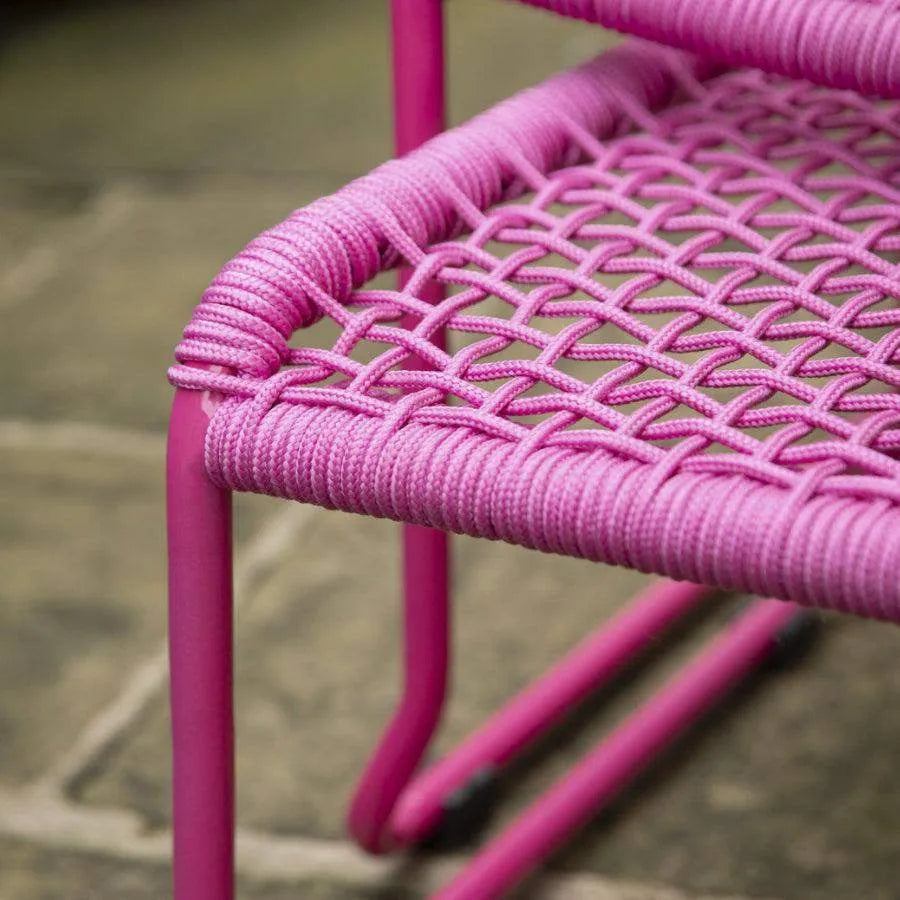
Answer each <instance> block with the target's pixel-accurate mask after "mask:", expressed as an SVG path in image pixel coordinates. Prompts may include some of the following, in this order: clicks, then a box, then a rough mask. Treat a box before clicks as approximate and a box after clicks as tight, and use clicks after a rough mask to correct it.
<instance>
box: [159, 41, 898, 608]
mask: <svg viewBox="0 0 900 900" xmlns="http://www.w3.org/2000/svg"><path fill="white" fill-rule="evenodd" d="M676 88H677V89H678V90H679V91H680V95H681V100H680V101H679V102H677V103H675V104H673V105H671V106H670V107H669V108H668V109H667V110H665V111H664V112H662V113H659V114H653V113H652V112H651V111H650V108H651V106H653V105H654V104H657V103H660V102H663V101H665V99H666V98H667V97H668V96H669V95H670V94H671V93H672V91H673V90H675V89H676ZM898 137H900V106H898V105H897V104H881V105H878V104H875V103H873V102H871V101H867V100H865V99H863V98H861V97H860V96H858V95H854V94H850V93H837V92H834V91H831V90H828V89H823V88H818V87H813V86H811V85H809V84H807V83H798V82H791V81H785V80H778V79H775V78H773V77H767V76H764V75H762V74H760V73H758V72H740V71H739V72H731V73H728V74H724V75H721V76H718V77H715V78H712V79H710V80H709V81H707V82H705V83H701V82H700V81H698V80H697V79H696V78H695V77H694V73H693V72H692V64H690V63H689V62H687V61H686V58H685V57H682V56H679V55H677V54H674V53H672V52H671V51H662V50H654V49H648V48H647V47H646V46H643V45H637V44H632V45H629V46H627V47H623V48H620V49H618V50H616V51H615V52H613V53H611V54H608V55H606V56H605V57H602V58H601V59H600V60H597V61H595V62H593V63H591V64H589V65H587V66H585V67H582V68H580V69H577V70H575V71H573V72H571V73H568V74H566V75H563V76H559V77H557V78H555V79H551V80H550V81H549V82H547V83H546V84H545V85H543V86H541V87H539V88H536V89H533V90H532V91H529V92H525V93H523V94H521V95H519V96H518V97H516V98H513V99H512V100H510V101H507V102H506V103H505V104H501V105H500V106H499V107H497V108H495V109H494V110H492V111H490V112H489V113H486V114H485V115H483V116H482V117H480V118H478V119H476V120H474V121H473V122H471V123H469V124H468V125H465V126H463V127H461V128H459V129H456V130H455V131H452V132H449V133H447V134H445V135H443V136H441V137H439V138H437V139H435V140H434V141H432V142H431V143H429V144H428V145H426V146H425V147H424V148H422V149H421V150H419V151H417V152H415V153H413V154H411V155H410V156H408V157H406V158H404V159H402V160H397V161H394V162H392V163H389V164H387V165H386V166H383V167H382V168H380V169H378V170H376V171H375V172H374V173H372V174H371V175H370V176H367V177H366V178H363V179H360V180H359V181H357V182H354V183H353V184H351V185H350V186H348V187H347V188H345V189H344V190H343V191H341V192H339V193H338V194H336V195H334V196H333V197H331V198H326V199H324V200H320V201H318V202H317V203H315V204H313V205H312V206H311V207H308V208H307V209H306V210H305V211H300V212H298V213H295V214H294V215H293V216H291V217H290V218H289V219H288V220H287V221H286V222H285V223H283V224H282V225H280V226H277V227H276V228H274V229H272V230H271V231H269V232H267V233H266V234H264V235H263V236H261V237H260V238H258V239H257V240H255V241H254V242H252V243H251V244H250V245H249V246H248V248H247V249H246V250H245V251H244V252H243V253H241V254H239V255H238V256H237V257H236V258H235V260H233V261H232V262H231V263H229V264H228V265H227V266H226V267H225V269H223V271H222V273H220V275H219V276H218V277H217V278H216V280H215V281H214V282H213V284H212V286H211V287H210V289H209V290H208V291H207V292H206V294H205V295H204V298H203V301H202V303H201V304H200V306H199V307H198V309H197V311H196V312H195V315H194V319H193V321H192V323H191V324H190V325H189V326H188V328H187V330H186V331H185V339H184V341H183V342H182V343H181V345H180V346H179V348H178V352H177V355H178V359H179V360H180V362H181V365H180V366H176V367H175V368H174V369H173V370H172V379H173V381H174V382H175V383H176V384H178V385H180V386H182V387H190V388H195V389H207V390H215V391H218V392H219V393H221V394H223V395H224V398H225V399H224V402H223V403H222V405H221V406H220V407H219V409H218V411H217V412H216V414H215V415H214V417H213V420H212V423H211V426H210V430H209V433H208V439H207V466H208V468H209V471H210V473H211V474H212V476H213V477H214V478H215V479H216V480H217V481H218V482H219V483H221V484H225V485H228V486H229V487H231V488H233V489H236V490H251V491H258V492H263V493H271V494H276V495H279V496H285V497H292V498H295V499H299V500H303V501H306V502H313V503H317V504H319V505H322V506H326V507H336V508H340V509H345V510H351V511H356V512H361V513H365V514H368V515H376V516H387V517H391V518H395V519H400V520H404V521H409V522H415V523H420V524H426V525H433V526H436V527H439V528H443V529H446V530H450V531H457V532H464V533H469V534H474V535H480V536H483V537H488V538H498V539H503V540H507V541H511V542H513V543H518V544H523V545H525V546H530V547H535V548H538V549H541V550H546V551H551V552H558V553H565V554H569V555H574V556H583V557H586V558H588V559H595V560H603V561H606V562H612V563H617V564H623V565H628V566H631V567H633V568H637V569H641V570H643V571H655V572H659V573H662V574H667V575H670V576H672V577H675V578H683V579H688V580H691V581H695V582H700V583H707V584H714V585H721V586H724V587H729V588H739V589H743V590H751V591H754V592H756V593H760V594H765V595H773V596H780V597H785V598H789V599H794V600H797V601H799V602H802V603H807V604H818V605H825V606H830V607H833V608H836V609H842V610H852V611H856V612H859V613H862V614H865V615H869V616H875V617H880V618H892V619H898V620H900V580H898V579H897V578H896V572H897V571H898V563H900V462H898V459H897V451H898V450H900V394H898V393H897V392H896V388H897V386H898V384H900V369H898V367H897V361H898V358H900V310H898V308H897V303H896V301H897V299H900V270H898V268H897V264H896V262H895V258H896V254H897V250H898V249H900V158H898V155H897V152H896V148H897V139H898ZM400 260H405V261H406V262H408V263H409V264H410V265H411V266H412V267H413V274H412V277H411V279H410V281H409V282H408V284H407V285H406V287H405V289H404V290H403V291H402V292H401V291H393V290H376V289H363V288H362V285H364V284H365V283H366V282H367V281H369V280H370V279H371V277H372V276H373V275H375V274H376V273H377V272H379V271H380V270H382V269H383V268H385V267H387V266H389V265H393V264H394V263H396V262H398V261H400ZM435 282H437V283H438V284H442V285H444V286H445V287H446V288H447V289H448V297H447V299H446V300H443V301H441V302H439V303H437V304H431V303H428V302H426V301H425V300H424V299H422V295H423V292H424V289H425V286H426V285H428V284H431V283H435ZM322 315H325V316H327V317H328V318H330V319H331V320H333V321H334V322H336V323H337V324H338V325H339V326H340V329H341V334H340V336H339V338H338V340H337V341H336V343H334V344H333V346H332V347H331V348H330V349H319V348H315V347H303V348H298V349H294V348H292V347H290V346H289V344H288V339H289V337H290V335H291V333H292V332H293V330H294V329H295V328H298V327H301V326H305V325H309V324H311V323H313V322H314V321H315V320H316V319H317V318H318V317H320V316H322ZM401 321H405V322H412V323H413V324H412V325H411V326H410V327H409V328H406V327H402V326H401V324H400V323H401ZM442 330H445V331H446V332H447V334H448V335H449V336H450V349H448V350H447V351H444V350H441V349H439V348H438V347H436V346H435V345H434V344H433V343H432V342H431V340H430V338H431V336H432V335H434V334H435V333H438V332H440V331H442ZM411 359H418V360H420V361H421V362H422V363H423V365H421V366H419V367H416V368H410V367H409V365H408V363H409V361H410V360H411ZM198 363H203V364H207V365H213V366H215V367H217V369H216V370H214V371H207V370H201V369H198V368H195V366H196V364H198ZM223 370H230V373H229V372H228V371H223Z"/></svg>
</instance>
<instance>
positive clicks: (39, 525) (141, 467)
mask: <svg viewBox="0 0 900 900" xmlns="http://www.w3.org/2000/svg"><path fill="white" fill-rule="evenodd" d="M271 508H272V507H271V505H270V504H268V503H266V502H265V501H264V500H262V498H252V499H251V498H241V500H240V506H239V515H238V519H239V520H240V521H241V523H242V524H241V527H240V530H239V532H238V543H239V544H241V543H243V540H244V536H245V535H246V533H247V532H248V531H249V532H253V531H254V530H256V529H257V528H258V527H259V526H260V524H261V522H262V521H263V517H264V515H266V514H268V513H269V512H270V511H271ZM164 529H165V521H164V509H163V480H162V457H161V454H160V457H159V459H158V460H157V462H156V463H155V464H153V463H148V462H147V461H145V460H140V461H132V460H129V459H127V458H126V459H123V458H121V457H117V456H115V455H110V456H97V455H88V454H83V453H82V454H79V453H71V454H66V455H61V454H59V453H55V452H46V451H42V450H40V449H39V448H33V449H31V450H0V573H2V576H0V685H2V690H0V784H13V783H22V782H24V781H26V780H29V779H32V778H35V777H37V776H38V775H40V774H41V772H42V771H43V770H44V769H45V768H46V767H47V766H48V765H50V763H51V762H52V761H53V760H54V759H55V758H56V757H58V756H59V755H60V754H61V753H63V752H64V751H65V750H66V749H67V748H68V747H69V746H70V745H71V743H72V741H73V740H74V739H75V738H76V737H77V735H78V733H79V731H80V729H81V728H82V727H83V726H84V725H85V723H86V722H87V721H88V720H89V719H90V718H91V716H93V715H94V714H95V713H96V712H97V711H98V710H99V709H100V708H102V707H103V706H104V705H105V704H107V703H109V702H110V700H112V699H113V697H115V696H116V693H117V691H118V690H119V688H120V685H121V683H122V680H123V675H125V674H127V673H128V672H129V671H130V669H131V667H132V666H135V665H136V664H137V663H138V662H140V661H141V660H142V658H144V657H146V656H147V655H149V654H150V653H152V652H153V651H154V650H155V649H156V648H157V647H158V646H159V645H160V642H161V640H162V636H163V633H164V628H165V589H164V585H165V564H164V561H165V555H164V533H165V532H164ZM0 896H3V895H2V894H0Z"/></svg>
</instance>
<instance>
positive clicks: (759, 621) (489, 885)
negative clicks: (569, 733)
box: [435, 600, 799, 900]
mask: <svg viewBox="0 0 900 900" xmlns="http://www.w3.org/2000/svg"><path fill="white" fill-rule="evenodd" d="M798 614H799V609H798V607H796V606H795V605H794V604H791V603H783V602H781V601H779V600H758V601H756V602H755V603H754V604H753V605H752V606H751V607H750V608H749V609H748V610H747V611H746V612H745V613H744V614H743V615H742V616H741V617H740V618H739V619H738V620H737V621H736V622H735V623H734V624H733V625H732V626H731V627H730V628H728V629H727V630H726V631H725V633H724V634H722V635H720V636H719V637H718V638H717V639H716V640H714V641H713V643H712V644H711V646H710V647H709V648H708V649H707V650H705V651H704V652H702V653H701V655H700V656H699V657H698V658H696V659H695V660H694V661H693V662H692V663H690V664H689V665H688V666H687V667H686V668H685V669H683V670H682V671H681V672H679V673H678V674H677V675H676V676H675V677H674V678H673V679H672V680H671V681H670V682H669V683H668V684H667V685H666V686H665V687H664V688H663V689H662V690H661V691H660V692H659V693H658V694H656V695H655V696H654V697H653V698H652V699H651V700H650V701H648V702H647V703H646V704H645V705H644V706H643V707H641V708H640V709H638V710H637V711H636V712H635V713H633V714H632V715H631V716H629V717H628V718H627V719H626V720H625V721H624V722H623V723H622V724H621V725H620V726H619V727H618V728H616V729H615V730H614V731H613V732H612V734H610V735H609V737H607V738H606V739H605V740H604V741H603V742H602V743H601V744H600V745H599V746H598V747H597V748H596V749H595V750H594V751H593V752H592V753H590V754H589V755H588V756H587V757H586V758H585V759H584V760H582V762H581V763H579V765H577V766H576V767H575V768H574V769H573V770H572V771H571V772H570V773H569V774H568V775H567V776H566V777H565V778H563V779H562V780H561V781H559V782H558V783H557V784H556V786H555V787H553V788H551V790H550V791H548V792H547V793H546V794H545V795H544V796H543V797H541V799H540V800H538V801H537V802H536V803H535V804H534V805H533V806H532V807H531V808H530V809H528V810H527V811H526V812H525V813H524V815H522V816H521V817H520V818H519V819H518V820H516V821H515V822H514V823H513V824H512V825H511V826H510V827H509V828H508V829H507V830H506V831H505V832H503V834H501V835H500V837H498V838H497V839H496V840H495V841H493V842H492V843H491V844H489V845H488V846H487V847H486V848H485V849H484V850H483V851H482V852H481V853H480V854H479V855H478V856H476V858H475V861H474V862H473V863H472V864H471V865H470V866H469V867H468V868H466V869H465V870H464V871H463V872H462V874H461V875H459V876H458V877H457V878H456V879H455V880H454V881H453V882H452V883H451V884H450V885H448V886H447V887H446V888H444V889H443V890H442V891H439V892H438V893H437V894H436V895H435V900H475V898H478V900H490V898H494V897H499V896H501V895H502V894H503V893H504V892H505V891H506V890H508V889H509V888H511V887H512V886H513V885H514V884H515V883H516V882H518V881H519V880H521V879H522V878H523V877H524V876H525V875H526V874H527V873H528V872H530V871H531V870H533V869H534V868H536V867H537V866H538V865H539V863H540V862H541V861H542V860H543V859H545V858H546V857H547V856H548V855H549V854H550V853H552V852H553V851H554V850H556V849H557V848H558V847H559V846H560V845H561V844H562V843H563V842H564V841H565V840H566V839H567V838H568V837H570V836H571V835H572V833H573V832H574V831H576V830H577V829H579V828H581V827H582V826H584V825H585V824H586V823H587V822H588V821H590V819H591V818H592V817H593V816H595V815H596V814H597V812H598V811H599V809H600V808H601V807H602V805H603V804H604V803H606V802H608V801H609V800H610V799H611V798H612V797H614V796H615V795H616V794H617V793H618V792H619V791H621V790H622V788H624V787H625V786H626V785H627V784H628V782H629V781H630V780H631V779H632V778H633V777H634V776H635V775H637V774H638V773H639V772H640V771H641V770H642V769H643V768H644V767H645V766H646V765H647V764H648V763H649V762H650V761H651V760H652V759H653V757H654V756H655V755H657V754H658V753H659V752H660V751H661V750H662V749H663V748H664V747H665V746H666V745H667V744H669V743H670V742H671V741H672V740H673V739H674V738H675V737H676V736H677V735H678V734H680V733H681V732H682V731H683V730H684V729H685V728H686V727H687V726H688V725H690V724H691V723H692V722H694V721H695V720H696V719H697V718H698V716H700V715H701V714H702V713H703V712H705V711H706V710H708V709H709V708H710V707H711V706H712V705H713V704H714V703H715V702H716V701H717V700H719V699H720V698H721V697H722V696H723V695H724V694H725V693H726V692H727V691H728V690H729V689H731V688H732V687H734V685H735V684H736V683H737V682H738V681H739V680H740V679H741V678H742V677H744V676H745V675H746V674H747V673H749V672H750V671H751V670H752V669H753V668H754V667H756V666H757V665H758V664H759V663H760V662H761V661H762V660H763V659H765V658H766V657H767V656H768V655H769V654H770V653H771V652H772V651H773V650H774V649H775V648H776V646H777V644H778V637H779V634H780V633H781V631H782V629H784V628H785V626H787V625H788V624H789V623H790V622H791V620H792V619H793V618H794V617H795V616H797V615H798Z"/></svg>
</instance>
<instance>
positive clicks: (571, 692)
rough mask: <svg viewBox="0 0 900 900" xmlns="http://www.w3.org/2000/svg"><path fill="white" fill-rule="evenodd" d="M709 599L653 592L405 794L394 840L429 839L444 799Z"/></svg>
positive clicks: (686, 586) (694, 588) (697, 590)
mask: <svg viewBox="0 0 900 900" xmlns="http://www.w3.org/2000/svg"><path fill="white" fill-rule="evenodd" d="M708 593H709V589H708V588H705V587H702V586H700V585H696V584H691V583H689V582H674V581H659V582H656V583H655V584H653V585H651V586H650V587H649V588H648V589H647V590H646V591H644V593H643V594H641V595H640V596H639V597H638V598H636V599H635V600H634V601H632V603H630V604H629V605H628V606H627V607H626V608H625V609H624V610H622V612H620V613H619V614H618V615H617V616H615V617H614V618H613V619H612V620H610V621H609V622H606V623H605V624H604V625H603V626H602V627H600V628H598V629H597V630H596V631H595V632H594V633H593V634H592V635H590V636H589V637H588V638H587V639H586V640H585V641H583V642H582V643H581V644H580V645H579V646H578V647H576V648H575V649H574V650H573V651H572V652H571V653H570V654H569V655H568V656H566V657H565V658H564V659H563V660H561V661H560V662H559V663H557V664H556V665H555V666H554V667H553V668H552V669H550V671H549V672H547V673H546V674H545V675H544V676H543V677H542V678H539V679H538V680H537V681H535V682H533V683H532V684H531V685H529V686H528V687H527V688H525V690H524V691H522V692H521V693H520V694H519V695H518V696H517V697H515V699H513V700H512V701H511V702H510V703H509V704H507V705H506V706H505V707H504V708H503V709H502V710H500V712H498V713H497V714H496V715H495V716H494V717H493V718H491V719H490V720H488V722H486V723H485V724H484V725H483V726H482V727H481V728H480V729H478V731H476V732H474V733H473V734H472V735H470V736H469V737H468V738H467V739H466V740H465V741H463V742H462V743H461V744H460V745H459V746H458V747H456V748H455V749H454V750H452V751H451V752H450V753H448V754H447V756H445V757H444V758H443V759H441V760H440V761H439V762H437V763H435V764H434V765H433V766H432V767H431V768H430V769H428V770H427V771H426V772H424V773H423V774H422V775H421V776H420V777H419V778H417V779H416V780H415V781H414V782H413V783H412V784H411V785H410V786H409V788H408V789H407V790H405V791H404V792H403V795H402V797H401V798H400V801H399V803H398V804H397V809H396V811H395V813H394V815H393V816H392V819H391V830H392V832H393V833H394V835H395V837H396V838H397V840H398V841H399V842H400V843H414V842H416V841H420V840H422V839H423V838H425V837H427V836H428V834H429V833H430V832H431V831H432V829H433V828H434V827H435V826H436V825H437V824H438V822H439V820H440V817H441V812H442V805H443V803H444V801H445V799H446V798H447V797H448V796H449V795H451V794H452V793H453V792H454V791H456V790H457V789H458V788H460V787H462V786H463V785H465V784H467V783H468V782H470V781H471V779H472V778H473V777H475V776H476V775H477V773H478V772H480V771H484V770H485V769H486V768H488V767H494V766H500V765H502V764H503V763H505V762H507V761H508V760H509V759H510V758H512V757H513V756H514V755H515V754H516V753H517V752H518V751H520V750H521V749H522V748H523V747H525V746H526V745H527V744H529V743H530V742H531V741H533V740H534V739H535V738H536V737H538V736H539V735H540V734H541V733H542V732H544V731H545V730H546V729H547V728H549V727H551V726H552V725H553V724H554V723H555V722H557V721H559V719H560V718H561V717H562V716H563V715H564V714H565V713H566V712H567V711H568V710H571V708H572V706H573V705H574V704H576V703H578V702H579V701H581V700H583V699H584V698H585V697H586V696H587V695H588V694H589V693H590V692H591V691H594V690H596V689H597V688H599V687H601V686H602V685H603V684H605V683H607V682H608V681H610V680H611V679H612V678H613V677H614V676H615V675H616V674H617V673H618V672H620V671H621V669H622V667H623V666H624V665H625V664H626V663H627V662H628V661H629V660H631V659H633V658H634V657H635V655H636V654H638V653H640V652H641V651H642V650H644V649H646V647H647V646H648V645H649V644H650V643H651V642H652V641H653V640H654V639H656V638H658V637H659V636H660V634H661V633H662V632H663V631H665V629H667V628H668V627H670V626H671V625H672V624H673V623H674V622H676V621H677V620H678V619H680V618H681V617H682V616H684V615H685V614H686V613H688V612H689V611H690V610H691V609H693V608H694V607H696V606H697V604H698V603H699V602H700V601H701V600H702V599H703V598H704V597H705V596H707V594H708Z"/></svg>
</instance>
